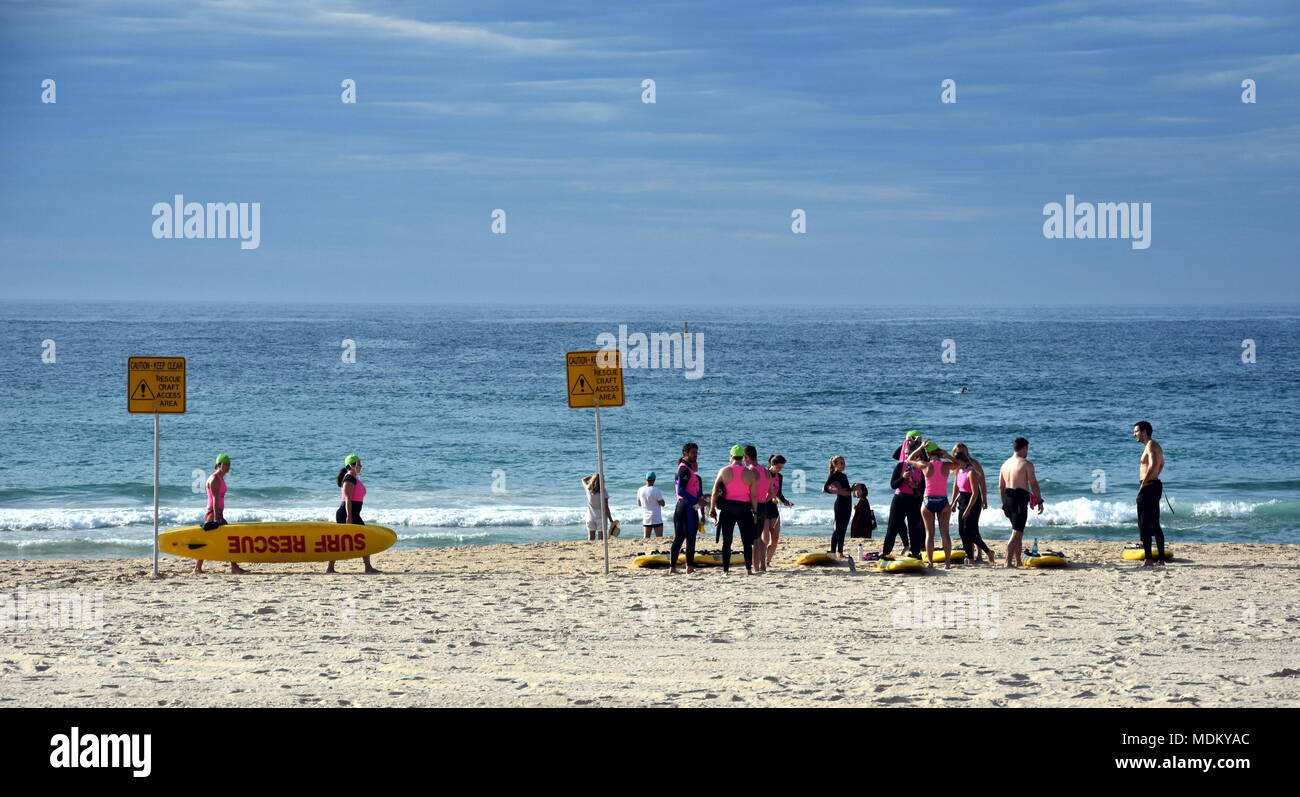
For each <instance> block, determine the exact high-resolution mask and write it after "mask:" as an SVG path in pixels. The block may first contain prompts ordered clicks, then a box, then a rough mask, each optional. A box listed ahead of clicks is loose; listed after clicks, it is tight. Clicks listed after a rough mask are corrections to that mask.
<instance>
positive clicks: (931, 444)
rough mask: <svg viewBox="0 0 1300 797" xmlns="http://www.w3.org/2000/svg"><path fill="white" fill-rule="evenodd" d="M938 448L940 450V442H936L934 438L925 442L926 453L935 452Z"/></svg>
mask: <svg viewBox="0 0 1300 797" xmlns="http://www.w3.org/2000/svg"><path fill="white" fill-rule="evenodd" d="M938 450H939V444H938V443H936V442H934V441H933V440H931V441H930V442H928V443H926V444H925V453H927V454H933V453H934V452H936V451H938Z"/></svg>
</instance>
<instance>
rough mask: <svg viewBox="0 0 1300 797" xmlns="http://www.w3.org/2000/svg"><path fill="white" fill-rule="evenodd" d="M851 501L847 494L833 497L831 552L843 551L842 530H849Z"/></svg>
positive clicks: (851, 512) (851, 511) (851, 509)
mask: <svg viewBox="0 0 1300 797" xmlns="http://www.w3.org/2000/svg"><path fill="white" fill-rule="evenodd" d="M852 514H853V502H852V501H850V500H849V499H848V497H847V496H836V497H835V531H833V532H831V553H844V532H846V531H848V530H849V516H851V515H852Z"/></svg>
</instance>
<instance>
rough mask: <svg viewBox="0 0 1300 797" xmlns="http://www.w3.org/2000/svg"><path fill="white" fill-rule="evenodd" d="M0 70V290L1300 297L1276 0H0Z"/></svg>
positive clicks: (1292, 104)
mask: <svg viewBox="0 0 1300 797" xmlns="http://www.w3.org/2000/svg"><path fill="white" fill-rule="evenodd" d="M0 68H2V69H3V80H0V137H2V143H3V146H2V147H0V152H2V153H3V154H0V174H2V175H3V182H2V183H0V185H2V186H3V188H0V202H2V203H3V206H2V208H0V246H2V247H3V252H4V256H3V258H2V259H0V281H2V283H3V284H4V285H5V290H4V294H7V295H8V297H9V298H22V299H96V298H109V299H163V300H166V299H182V298H183V299H200V300H203V299H210V300H214V301H232V300H249V299H251V300H272V301H279V300H306V301H340V300H342V301H419V302H425V301H427V302H439V301H493V300H499V301H509V302H517V301H526V302H533V301H540V302H546V301H579V302H597V303H616V302H620V301H627V300H638V301H659V300H663V301H674V302H681V301H689V302H699V303H717V302H719V301H722V302H727V301H733V300H734V301H737V302H741V301H743V302H746V303H782V302H800V303H819V302H824V303H834V304H845V303H849V304H863V305H869V304H878V303H892V302H907V303H909V304H917V303H923V302H934V303H938V304H952V303H957V302H974V303H989V302H1019V301H1024V302H1029V303H1033V304H1048V303H1076V302H1079V303H1083V302H1126V303H1127V302H1137V303H1150V302H1170V303H1184V302H1257V301H1271V302H1296V301H1300V279H1297V278H1296V276H1295V265H1296V262H1297V258H1296V256H1295V243H1296V239H1297V236H1296V232H1295V231H1296V227H1297V219H1296V214H1297V211H1298V210H1300V9H1298V8H1297V6H1296V4H1295V3H1294V2H1289V1H1288V2H1282V1H1279V2H1259V3H1252V2H1231V3H1229V2H1210V1H1209V0H1204V1H1202V0H1177V1H1174V2H1165V3H1156V4H1134V3H1131V2H1068V1H1067V2H1053V3H1033V4H1030V3H998V2H979V3H970V4H959V3H942V4H936V5H932V6H931V5H925V4H924V3H917V4H910V3H902V2H898V3H895V4H890V3H825V4H814V5H795V4H788V3H761V2H757V3H756V2H711V3H698V2H666V3H653V2H646V3H635V4H631V3H612V2H611V3H595V2H586V3H573V2H547V3H531V2H508V3H507V2H491V1H490V0H475V2H448V3H420V2H373V3H372V2H360V1H353V2H349V1H348V0H322V1H320V2H316V1H313V0H306V1H303V2H295V1H294V0H289V1H288V2H274V3H272V2H266V3H263V2H254V1H253V0H244V1H242V2H241V1H240V0H232V1H230V2H198V3H182V2H152V1H143V2H133V3H110V2H84V3H83V2H57V0H56V1H54V2H8V3H4V4H3V5H0ZM46 78H52V79H54V80H55V81H56V82H57V91H58V94H57V97H58V101H57V103H55V104H53V105H51V104H44V103H42V102H41V101H40V95H41V82H42V80H44V79H46ZM345 78H350V79H353V80H355V81H356V83H357V102H356V104H344V103H342V102H340V93H341V91H342V89H341V88H340V83H341V81H342V80H344V79H345ZM646 78H651V79H654V80H655V81H656V84H657V102H656V103H655V104H644V103H642V102H641V92H642V89H641V82H642V80H644V79H646ZM949 78H950V79H952V80H955V81H956V84H957V102H956V104H943V103H941V102H940V91H941V90H940V83H941V81H943V80H944V79H949ZM1245 78H1251V79H1254V80H1255V81H1256V82H1257V91H1258V102H1257V103H1255V104H1244V103H1242V102H1241V92H1242V89H1241V88H1240V84H1241V81H1242V80H1243V79H1245ZM177 193H181V194H184V195H185V197H186V199H187V201H198V202H260V203H261V205H262V214H261V245H260V246H259V247H258V248H257V249H255V250H247V251H245V250H241V249H240V247H239V245H238V242H237V241H231V240H155V239H154V238H153V236H152V235H151V232H150V231H151V225H152V222H153V217H152V215H151V208H152V207H153V205H154V203H156V202H170V201H171V198H172V196H173V195H174V194H177ZM1066 194H1074V195H1075V196H1076V197H1077V199H1078V200H1079V201H1094V202H1111V201H1124V202H1150V203H1152V244H1151V247H1150V248H1149V249H1146V250H1133V249H1132V248H1131V247H1130V246H1129V242H1127V241H1122V240H1083V241H1081V240H1048V239H1045V238H1044V237H1043V235H1042V223H1043V216H1042V211H1043V206H1044V205H1045V204H1046V203H1048V202H1063V201H1064V197H1065V195H1066ZM494 208H502V209H504V210H505V211H506V212H507V214H508V215H507V218H508V230H509V232H508V234H506V235H493V234H491V231H490V223H491V219H490V213H491V212H492V210H493V209H494ZM795 208H802V209H804V210H805V211H806V212H807V214H808V222H807V225H808V226H807V229H808V232H807V234H804V235H795V234H793V233H792V232H791V231H790V213H791V211H792V210H793V209H795Z"/></svg>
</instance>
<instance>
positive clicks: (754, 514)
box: [709, 446, 758, 576]
mask: <svg viewBox="0 0 1300 797" xmlns="http://www.w3.org/2000/svg"><path fill="white" fill-rule="evenodd" d="M744 463H745V447H744V446H732V447H731V464H730V465H724V466H723V467H722V469H721V470H719V471H718V476H717V478H715V479H714V480H713V489H712V490H711V491H710V492H711V496H710V500H709V516H710V517H712V518H713V521H714V523H716V524H717V526H718V531H720V532H722V572H723V573H724V574H725V573H729V572H731V535H732V532H733V531H734V530H735V528H736V526H740V542H741V544H742V545H743V546H744V548H745V572H746V573H748V574H749V575H751V576H752V575H754V538H755V537H757V536H758V490H757V485H758V474H756V473H755V472H754V471H752V470H750V469H749V468H746V467H745V464H744ZM719 499H721V500H719ZM719 504H721V505H722V507H721V508H722V517H721V518H719V517H718V508H719V507H718V505H719Z"/></svg>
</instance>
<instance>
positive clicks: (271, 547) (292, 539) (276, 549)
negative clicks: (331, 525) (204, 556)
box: [227, 534, 307, 554]
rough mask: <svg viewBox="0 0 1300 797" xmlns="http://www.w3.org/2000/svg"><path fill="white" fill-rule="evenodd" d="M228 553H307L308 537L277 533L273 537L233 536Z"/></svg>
mask: <svg viewBox="0 0 1300 797" xmlns="http://www.w3.org/2000/svg"><path fill="white" fill-rule="evenodd" d="M227 549H228V550H227V553H240V554H244V553H306V552H307V538H306V537H304V536H303V535H301V534H277V535H275V536H273V537H263V536H261V535H258V536H256V537H231V538H229V541H228V545H227Z"/></svg>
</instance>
